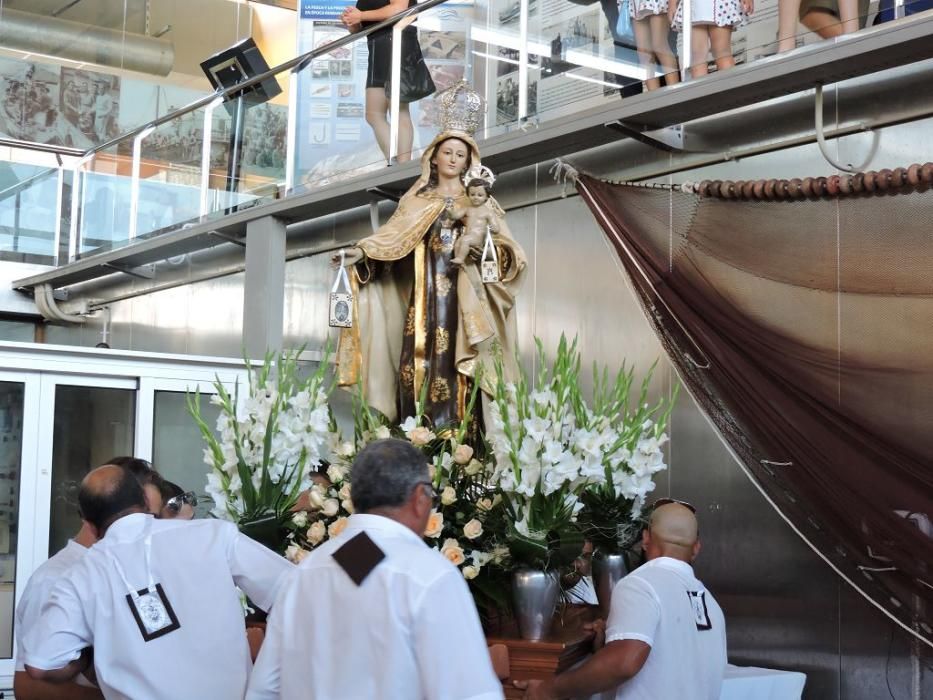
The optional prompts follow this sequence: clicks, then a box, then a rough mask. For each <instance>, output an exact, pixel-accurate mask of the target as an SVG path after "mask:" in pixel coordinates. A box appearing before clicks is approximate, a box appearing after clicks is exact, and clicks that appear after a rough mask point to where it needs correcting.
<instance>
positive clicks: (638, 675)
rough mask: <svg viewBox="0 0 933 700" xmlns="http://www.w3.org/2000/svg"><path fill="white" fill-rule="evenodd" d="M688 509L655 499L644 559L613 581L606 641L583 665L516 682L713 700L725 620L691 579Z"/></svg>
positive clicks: (624, 698) (694, 539)
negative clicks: (613, 586)
mask: <svg viewBox="0 0 933 700" xmlns="http://www.w3.org/2000/svg"><path fill="white" fill-rule="evenodd" d="M694 513H695V511H694V509H693V506H690V505H688V504H685V503H682V502H678V501H671V500H670V499H662V500H660V501H658V502H657V503H656V504H655V507H654V509H653V510H652V513H651V520H650V521H649V524H648V527H647V528H646V529H645V531H644V532H643V533H642V548H643V549H644V551H645V554H646V556H647V558H648V562H647V563H646V564H644V565H643V566H641V567H639V568H638V569H636V570H635V571H633V572H632V573H631V574H629V575H628V576H626V577H625V578H623V579H622V580H621V581H619V583H618V584H616V587H615V589H614V590H613V592H612V603H611V606H610V610H609V620H608V621H607V623H606V629H605V641H606V645H605V646H603V647H602V648H601V649H599V651H597V652H596V653H595V654H594V655H593V656H592V657H591V658H590V659H589V660H588V661H587V662H586V663H584V664H582V665H581V666H579V667H577V668H575V669H572V670H570V671H566V672H564V673H562V674H560V675H559V676H556V677H554V678H552V679H549V680H546V681H529V682H528V683H527V684H526V683H518V682H516V685H517V686H519V687H526V688H527V692H526V695H525V697H526V698H531V699H532V700H551V699H557V698H567V697H578V696H589V695H593V694H595V693H601V692H604V691H607V690H612V689H614V688H616V689H617V690H616V700H668V699H670V700H675V699H676V700H718V698H719V693H720V689H721V687H722V677H723V672H724V671H725V668H726V624H725V619H724V617H723V614H722V610H721V609H720V607H719V604H718V603H717V602H716V600H715V599H714V598H713V595H712V594H711V593H710V592H709V591H707V590H706V589H705V588H704V586H703V584H702V583H701V582H700V581H699V580H698V579H697V578H696V576H694V573H693V567H692V566H691V563H692V562H693V560H694V559H695V558H696V555H697V554H698V553H699V551H700V540H699V530H698V527H697V520H696V515H695V514H694Z"/></svg>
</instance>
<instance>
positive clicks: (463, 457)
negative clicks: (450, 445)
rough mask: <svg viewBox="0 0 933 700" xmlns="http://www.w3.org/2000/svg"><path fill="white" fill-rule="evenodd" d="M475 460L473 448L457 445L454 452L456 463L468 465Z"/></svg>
mask: <svg viewBox="0 0 933 700" xmlns="http://www.w3.org/2000/svg"><path fill="white" fill-rule="evenodd" d="M472 458H473V448H472V447H470V446H469V445H457V449H456V450H454V461H455V462H456V463H457V464H468V463H469V462H470V460H471V459H472Z"/></svg>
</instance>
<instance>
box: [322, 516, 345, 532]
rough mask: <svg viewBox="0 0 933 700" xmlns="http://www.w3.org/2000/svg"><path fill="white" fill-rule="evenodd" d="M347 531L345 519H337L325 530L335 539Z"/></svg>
mask: <svg viewBox="0 0 933 700" xmlns="http://www.w3.org/2000/svg"><path fill="white" fill-rule="evenodd" d="M346 529H347V519H346V518H337V519H336V520H335V521H334V522H332V523H331V524H330V525H329V526H328V528H327V534H328V535H330V536H331V537H336V536H337V535H339V534H340V533H341V532H343V531H344V530H346Z"/></svg>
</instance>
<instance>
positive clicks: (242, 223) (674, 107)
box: [12, 13, 933, 294]
mask: <svg viewBox="0 0 933 700" xmlns="http://www.w3.org/2000/svg"><path fill="white" fill-rule="evenodd" d="M930 58H933V13H927V14H926V15H920V16H914V17H910V18H908V19H907V20H901V21H896V22H891V23H887V24H882V25H880V26H878V27H874V28H869V29H867V30H863V31H861V32H858V33H856V34H850V35H846V36H843V37H841V38H839V39H835V40H831V41H825V42H821V43H818V44H813V45H811V46H807V47H802V48H799V49H797V50H795V51H793V52H791V53H789V54H782V55H778V56H772V57H769V58H765V59H760V60H758V61H755V62H753V63H750V64H747V65H742V66H738V67H736V68H734V69H731V70H728V71H724V72H722V73H717V74H713V75H711V76H709V77H707V78H704V79H702V80H695V81H689V82H686V83H682V84H680V85H676V86H673V87H670V88H665V89H663V90H657V91H654V92H647V93H643V94H641V95H636V96H633V97H627V98H625V99H624V100H620V101H619V102H618V103H617V104H614V105H609V106H605V107H601V108H598V109H592V110H589V111H585V112H578V113H576V114H574V115H572V116H568V117H563V118H558V119H553V120H549V121H544V122H542V123H540V124H531V123H530V124H529V125H528V128H527V129H526V130H524V131H521V130H517V131H513V132H511V133H506V134H503V135H500V136H496V137H493V138H490V139H487V140H485V141H483V142H481V144H480V146H481V149H482V152H483V162H484V164H487V165H489V166H490V167H491V168H492V169H493V170H494V171H495V172H497V173H500V174H501V173H505V172H508V171H510V170H516V169H518V168H521V167H524V166H527V165H531V164H534V163H538V162H542V161H545V160H548V159H549V158H553V157H555V156H563V155H570V154H573V153H576V152H580V151H583V150H586V149H590V148H593V147H596V146H600V145H603V144H606V143H609V142H611V141H616V140H618V139H619V138H620V137H622V133H620V130H619V129H616V128H608V127H607V125H612V124H614V123H616V122H618V123H621V124H622V125H624V129H626V130H629V133H631V132H639V131H645V130H651V129H658V128H662V127H667V126H673V125H679V124H685V123H687V122H690V121H692V120H696V119H700V118H703V117H709V116H711V115H717V114H721V113H724V112H727V111H729V110H734V109H736V108H741V107H748V106H750V105H755V104H758V103H761V102H763V101H765V100H769V99H771V98H775V97H780V96H783V95H788V94H792V93H798V92H802V91H805V90H808V89H811V88H813V87H814V86H816V85H829V84H832V83H836V82H839V81H842V80H846V79H849V78H855V77H859V76H865V75H869V74H872V73H876V72H878V71H882V70H885V69H889V68H892V67H898V66H906V65H908V64H911V63H915V62H917V61H922V60H925V59H930ZM417 174H418V164H417V163H416V162H409V163H404V164H400V165H396V166H393V167H386V168H382V169H379V170H377V171H374V172H371V173H367V174H366V175H362V176H358V177H354V178H351V179H346V180H342V181H340V182H334V183H332V184H328V185H325V186H320V187H316V188H315V189H314V190H313V191H311V192H306V193H299V194H293V195H291V196H288V197H286V198H284V199H279V200H274V201H271V202H268V203H264V204H260V205H257V206H253V207H250V208H248V209H245V210H243V211H238V212H235V213H232V214H229V215H226V216H223V217H216V218H213V219H210V220H207V221H203V222H201V223H198V224H195V225H193V226H189V227H188V228H185V229H179V230H175V231H171V232H168V233H164V234H161V235H157V236H154V237H152V238H147V239H142V240H137V241H135V242H133V243H131V244H129V245H126V246H124V247H121V248H119V249H116V250H112V251H109V252H105V253H100V254H95V255H91V256H89V257H87V258H84V259H81V260H78V261H75V262H72V263H69V264H65V265H62V266H60V267H58V268H55V269H53V270H49V271H46V272H43V273H41V274H37V275H33V276H30V277H26V278H24V279H19V280H16V281H15V282H13V284H12V287H13V288H14V289H17V290H19V291H22V292H25V293H27V294H29V293H32V291H33V289H34V288H35V287H36V286H37V285H45V284H47V285H51V287H52V288H53V289H61V288H65V287H68V286H70V285H74V284H78V283H82V282H88V281H91V280H95V279H98V278H101V277H104V276H108V275H113V274H115V273H116V274H127V273H128V272H129V271H133V270H135V269H137V268H141V267H142V266H145V265H151V264H153V263H156V262H158V261H161V260H165V259H166V258H169V257H172V256H177V255H181V254H184V253H190V252H194V251H198V250H203V249H206V248H210V247H212V246H215V245H218V244H226V245H229V244H230V243H231V241H233V242H236V243H240V244H241V245H245V241H244V239H245V235H246V227H247V225H248V224H249V223H250V222H253V221H257V220H259V219H263V218H265V217H274V218H276V219H279V220H282V221H284V222H286V223H294V222H300V221H307V220H309V219H314V218H317V217H321V216H325V215H328V214H333V213H336V212H341V211H346V210H348V209H352V208H355V207H359V206H365V205H367V204H368V203H369V202H370V201H371V200H372V197H373V195H372V194H370V190H373V189H375V188H379V189H383V190H390V191H392V190H403V189H404V188H405V187H407V186H408V185H409V184H410V182H411V181H412V180H414V178H415V177H416V176H417Z"/></svg>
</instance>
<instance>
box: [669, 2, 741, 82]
mask: <svg viewBox="0 0 933 700" xmlns="http://www.w3.org/2000/svg"><path fill="white" fill-rule="evenodd" d="M689 2H691V3H692V4H691V6H690V7H691V10H692V17H691V23H692V25H693V26H692V27H691V28H690V31H691V34H690V75H691V76H692V77H694V78H699V77H701V76H704V75H706V74H707V73H709V66H708V65H707V59H708V57H709V54H710V52H712V54H713V61H715V63H716V70H724V69H726V68H732V67H733V66H734V65H735V58H734V57H733V55H732V32H734V31H735V30H736V29H738V28H739V27H741V26H742V25H744V24H745V23H746V22H747V21H748V16H749V15H750V14H751V13H752V11H753V10H754V9H755V3H754V0H689ZM683 3H684V0H680V2H677V3H675V2H671V3H670V5H669V6H668V10H667V12H668V18H669V19H670V21H671V27H672V28H673V29H674V31H675V32H679V31H683V29H682V28H683V22H684V8H683Z"/></svg>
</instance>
